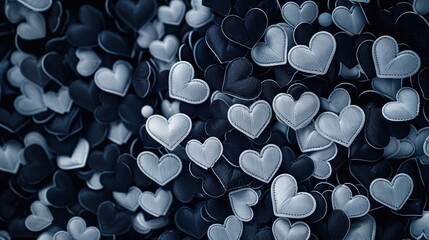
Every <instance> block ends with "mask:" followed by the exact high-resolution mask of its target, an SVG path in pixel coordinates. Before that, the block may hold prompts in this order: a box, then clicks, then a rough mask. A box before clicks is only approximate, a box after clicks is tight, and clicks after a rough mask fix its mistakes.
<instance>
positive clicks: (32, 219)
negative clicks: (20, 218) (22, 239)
mask: <svg viewBox="0 0 429 240" xmlns="http://www.w3.org/2000/svg"><path fill="white" fill-rule="evenodd" d="M30 211H31V215H29V216H28V217H27V218H25V227H26V228H27V229H28V230H30V231H33V232H38V231H40V230H43V229H45V228H47V227H48V226H49V225H51V224H52V222H53V221H54V217H53V216H52V214H51V211H50V210H49V208H48V207H47V206H45V205H43V204H42V203H41V202H40V201H35V202H33V203H32V204H31V207H30Z"/></svg>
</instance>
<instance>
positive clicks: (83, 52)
mask: <svg viewBox="0 0 429 240" xmlns="http://www.w3.org/2000/svg"><path fill="white" fill-rule="evenodd" d="M76 57H77V58H79V62H78V63H77V65H76V71H77V72H78V73H79V74H80V75H81V76H84V77H89V76H91V75H92V74H93V73H94V72H95V71H96V70H97V69H98V67H99V66H100V64H101V59H100V58H99V57H98V55H97V54H96V53H95V52H94V51H92V50H91V49H84V48H78V49H76Z"/></svg>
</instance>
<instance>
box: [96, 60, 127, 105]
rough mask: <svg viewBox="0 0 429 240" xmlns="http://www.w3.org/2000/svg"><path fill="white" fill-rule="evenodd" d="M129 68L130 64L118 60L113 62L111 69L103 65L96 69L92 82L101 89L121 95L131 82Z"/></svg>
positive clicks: (123, 94)
mask: <svg viewBox="0 0 429 240" xmlns="http://www.w3.org/2000/svg"><path fill="white" fill-rule="evenodd" d="M131 70H132V66H131V64H129V63H128V62H126V61H123V60H118V61H116V62H115V63H114V64H113V68H112V70H110V69H108V68H104V67H103V68H100V69H98V70H97V72H96V73H95V75H94V82H95V84H97V86H98V87H99V88H100V89H101V90H103V91H105V92H108V93H112V94H116V95H119V96H121V97H123V96H125V94H126V93H127V90H128V87H129V86H130V84H131Z"/></svg>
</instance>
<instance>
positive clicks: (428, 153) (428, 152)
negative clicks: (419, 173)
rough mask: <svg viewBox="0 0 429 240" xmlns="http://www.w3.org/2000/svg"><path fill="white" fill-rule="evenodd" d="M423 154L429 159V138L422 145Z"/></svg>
mask: <svg viewBox="0 0 429 240" xmlns="http://www.w3.org/2000/svg"><path fill="white" fill-rule="evenodd" d="M423 152H424V153H425V154H426V156H428V157H429V137H427V138H426V139H425V142H424V143H423Z"/></svg>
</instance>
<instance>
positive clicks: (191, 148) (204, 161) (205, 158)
mask: <svg viewBox="0 0 429 240" xmlns="http://www.w3.org/2000/svg"><path fill="white" fill-rule="evenodd" d="M185 150H186V155H188V157H189V159H191V160H192V161H193V162H194V163H195V164H197V165H198V166H200V167H202V168H204V169H209V168H211V167H213V166H214V164H215V163H216V161H217V160H218V159H219V158H220V157H221V156H222V153H223V146H222V142H221V141H220V140H219V139H217V138H216V137H209V138H207V139H206V140H205V141H204V143H201V142H200V141H198V140H196V139H192V140H190V141H189V142H188V143H187V144H186V147H185Z"/></svg>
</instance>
